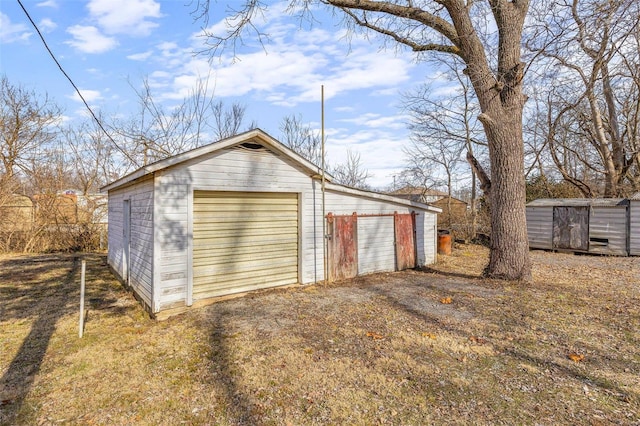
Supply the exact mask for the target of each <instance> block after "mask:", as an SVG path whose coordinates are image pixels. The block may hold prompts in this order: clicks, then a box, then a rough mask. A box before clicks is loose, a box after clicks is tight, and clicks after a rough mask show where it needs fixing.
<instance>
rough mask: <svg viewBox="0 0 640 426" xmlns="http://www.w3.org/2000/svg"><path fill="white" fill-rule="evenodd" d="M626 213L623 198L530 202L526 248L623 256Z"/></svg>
mask: <svg viewBox="0 0 640 426" xmlns="http://www.w3.org/2000/svg"><path fill="white" fill-rule="evenodd" d="M629 212H630V210H629V200H628V199H623V198H594V199H588V198H564V199H559V198H556V199H539V200H534V201H532V202H530V203H529V204H527V234H528V235H529V248H539V249H547V250H567V251H574V252H584V253H597V254H608V255H617V256H627V255H628V254H629V235H630V233H629V231H630V227H629ZM636 227H637V225H636Z"/></svg>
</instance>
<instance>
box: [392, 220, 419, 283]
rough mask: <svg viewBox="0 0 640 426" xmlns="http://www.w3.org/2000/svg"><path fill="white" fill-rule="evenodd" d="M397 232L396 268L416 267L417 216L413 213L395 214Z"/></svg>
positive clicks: (399, 269) (400, 269)
mask: <svg viewBox="0 0 640 426" xmlns="http://www.w3.org/2000/svg"><path fill="white" fill-rule="evenodd" d="M394 223H395V234H396V269H397V270H398V271H402V270H403V269H410V268H415V266H416V243H415V232H414V230H415V216H414V214H413V213H411V214H398V213H396V214H395V215H394Z"/></svg>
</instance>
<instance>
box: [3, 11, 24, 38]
mask: <svg viewBox="0 0 640 426" xmlns="http://www.w3.org/2000/svg"><path fill="white" fill-rule="evenodd" d="M30 36H31V32H30V31H29V30H28V27H27V26H26V25H24V24H13V23H12V22H11V20H10V19H9V17H8V16H7V15H5V14H4V13H2V12H0V42H2V43H13V42H16V41H26V40H28V39H29V37H30Z"/></svg>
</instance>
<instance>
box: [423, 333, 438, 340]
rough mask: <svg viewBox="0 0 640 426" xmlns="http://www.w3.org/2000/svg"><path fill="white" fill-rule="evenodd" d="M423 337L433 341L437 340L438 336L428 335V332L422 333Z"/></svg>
mask: <svg viewBox="0 0 640 426" xmlns="http://www.w3.org/2000/svg"><path fill="white" fill-rule="evenodd" d="M422 337H428V338H429V339H431V340H436V335H435V334H433V333H427V332H425V333H422Z"/></svg>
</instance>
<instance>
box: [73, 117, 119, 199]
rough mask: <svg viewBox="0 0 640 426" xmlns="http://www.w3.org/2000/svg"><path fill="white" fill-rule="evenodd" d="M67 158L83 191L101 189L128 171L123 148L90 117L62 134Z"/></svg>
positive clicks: (90, 191)
mask: <svg viewBox="0 0 640 426" xmlns="http://www.w3.org/2000/svg"><path fill="white" fill-rule="evenodd" d="M62 138H63V141H64V143H65V147H66V155H67V162H68V163H69V164H71V165H72V167H73V169H72V177H71V179H72V181H73V183H72V185H73V187H74V188H76V189H78V190H80V191H81V192H82V194H83V195H87V194H91V193H96V192H98V189H99V188H100V187H101V186H103V185H106V184H107V183H109V182H111V181H112V180H114V179H117V178H118V177H119V176H122V175H124V174H125V173H126V172H127V170H128V169H127V168H126V162H125V163H124V164H123V161H122V158H121V156H120V155H119V154H120V152H119V151H118V150H116V149H115V147H114V146H113V143H112V142H111V141H110V140H108V139H107V138H106V136H105V135H104V132H102V131H101V130H100V129H99V128H98V127H97V126H96V124H95V121H93V120H91V121H87V122H83V123H80V124H77V125H75V126H73V127H72V126H70V127H68V128H67V129H65V131H64V134H63V135H62Z"/></svg>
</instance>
